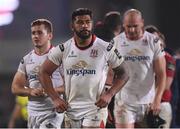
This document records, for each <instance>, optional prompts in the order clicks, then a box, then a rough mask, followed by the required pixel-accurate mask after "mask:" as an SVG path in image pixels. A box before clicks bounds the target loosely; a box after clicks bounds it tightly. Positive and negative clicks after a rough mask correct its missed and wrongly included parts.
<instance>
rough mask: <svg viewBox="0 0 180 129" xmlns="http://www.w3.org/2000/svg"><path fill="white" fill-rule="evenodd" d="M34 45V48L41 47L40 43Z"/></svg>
mask: <svg viewBox="0 0 180 129" xmlns="http://www.w3.org/2000/svg"><path fill="white" fill-rule="evenodd" d="M34 47H36V48H41V47H42V45H40V44H34Z"/></svg>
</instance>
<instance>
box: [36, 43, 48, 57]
mask: <svg viewBox="0 0 180 129" xmlns="http://www.w3.org/2000/svg"><path fill="white" fill-rule="evenodd" d="M50 48H51V43H50V42H49V43H48V44H47V45H44V46H41V47H35V48H34V50H35V53H36V54H37V55H44V54H46V53H47V52H48V51H49V49H50Z"/></svg>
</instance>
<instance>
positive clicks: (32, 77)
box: [28, 65, 40, 81]
mask: <svg viewBox="0 0 180 129" xmlns="http://www.w3.org/2000/svg"><path fill="white" fill-rule="evenodd" d="M39 69H40V65H38V66H36V67H34V68H33V70H32V71H31V73H29V74H28V80H31V81H33V80H39V74H38V73H39Z"/></svg>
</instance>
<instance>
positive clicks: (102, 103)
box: [95, 92, 113, 108]
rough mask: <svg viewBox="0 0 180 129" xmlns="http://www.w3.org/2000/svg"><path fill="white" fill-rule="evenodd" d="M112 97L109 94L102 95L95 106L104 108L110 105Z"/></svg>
mask: <svg viewBox="0 0 180 129" xmlns="http://www.w3.org/2000/svg"><path fill="white" fill-rule="evenodd" d="M112 97H113V96H112V95H111V94H110V93H108V92H105V93H102V94H101V96H100V97H99V99H98V100H97V101H96V103H95V105H96V106H97V107H100V108H104V107H106V106H107V105H108V104H109V103H110V101H111V98H112Z"/></svg>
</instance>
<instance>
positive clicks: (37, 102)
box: [18, 48, 63, 116]
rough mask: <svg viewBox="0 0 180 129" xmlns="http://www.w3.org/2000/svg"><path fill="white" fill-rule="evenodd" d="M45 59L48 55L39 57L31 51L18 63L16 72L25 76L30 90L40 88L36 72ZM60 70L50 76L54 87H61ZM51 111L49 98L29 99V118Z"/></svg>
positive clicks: (51, 105) (51, 104)
mask: <svg viewBox="0 0 180 129" xmlns="http://www.w3.org/2000/svg"><path fill="white" fill-rule="evenodd" d="M52 49H53V48H52ZM47 57H48V53H47V54H44V55H41V56H40V55H37V54H36V53H35V51H34V50H32V51H31V52H30V53H29V54H27V55H26V56H24V57H23V59H22V61H21V62H20V64H19V68H18V71H19V72H22V73H24V74H25V75H26V77H27V80H28V83H29V87H30V88H37V87H41V84H40V81H39V75H38V72H39V67H40V66H41V64H42V63H43V62H44V61H45V60H46V59H47ZM61 69H62V68H61V67H59V68H58V69H57V70H56V71H55V72H54V73H53V74H52V77H51V78H52V82H53V86H54V87H59V86H61V85H63V79H62V77H61V74H60V70H61ZM52 110H53V103H52V100H51V99H50V97H47V96H46V97H29V102H28V113H29V114H30V115H31V116H37V115H43V114H46V113H48V112H52Z"/></svg>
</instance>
